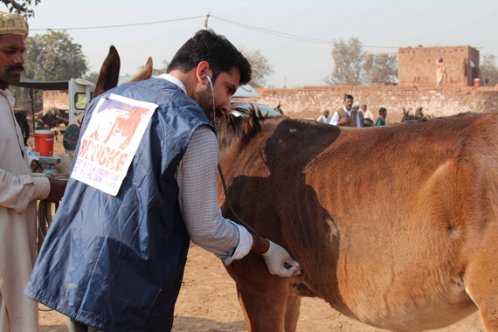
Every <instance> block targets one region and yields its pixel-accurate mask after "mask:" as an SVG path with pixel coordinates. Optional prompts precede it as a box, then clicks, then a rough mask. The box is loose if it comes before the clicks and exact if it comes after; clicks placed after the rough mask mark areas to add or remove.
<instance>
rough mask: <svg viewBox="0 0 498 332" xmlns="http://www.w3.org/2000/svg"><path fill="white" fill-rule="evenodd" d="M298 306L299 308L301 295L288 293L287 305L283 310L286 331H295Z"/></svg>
mask: <svg viewBox="0 0 498 332" xmlns="http://www.w3.org/2000/svg"><path fill="white" fill-rule="evenodd" d="M300 308H301V297H300V296H296V295H294V294H292V293H290V294H289V296H288V297H287V306H286V310H285V331H286V332H294V331H296V327H297V321H298V319H299V309H300Z"/></svg>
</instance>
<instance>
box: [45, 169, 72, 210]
mask: <svg viewBox="0 0 498 332" xmlns="http://www.w3.org/2000/svg"><path fill="white" fill-rule="evenodd" d="M47 178H48V181H49V182H50V192H49V194H48V196H47V198H45V200H47V201H49V202H51V203H59V201H60V200H61V198H62V196H63V195H64V190H65V189H66V184H67V180H60V179H57V178H56V177H54V176H51V175H49V176H47Z"/></svg>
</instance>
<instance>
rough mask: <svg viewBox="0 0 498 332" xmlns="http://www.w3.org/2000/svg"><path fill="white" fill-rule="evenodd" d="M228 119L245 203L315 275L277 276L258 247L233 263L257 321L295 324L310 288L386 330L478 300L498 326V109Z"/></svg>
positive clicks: (437, 317)
mask: <svg viewBox="0 0 498 332" xmlns="http://www.w3.org/2000/svg"><path fill="white" fill-rule="evenodd" d="M228 120H229V121H227V122H223V123H219V124H218V135H219V139H220V142H221V152H220V153H221V154H220V158H221V167H222V169H223V170H224V172H225V177H226V180H227V185H228V191H229V198H230V200H231V202H232V205H233V208H234V210H235V211H236V212H237V213H238V214H239V215H240V216H241V217H242V218H243V219H244V220H245V221H246V222H247V223H249V224H250V225H251V226H253V227H254V228H255V229H256V230H257V231H258V232H259V233H260V234H261V235H262V236H264V237H267V238H270V239H272V240H273V241H275V242H277V243H279V244H282V245H284V246H285V247H286V248H287V249H289V251H290V252H291V253H292V254H293V255H294V257H295V258H296V259H297V260H298V261H299V262H300V264H301V266H302V268H303V271H304V274H303V275H302V276H300V277H296V278H293V279H282V278H279V277H275V276H271V275H270V274H269V273H268V272H267V270H266V267H265V265H264V262H263V260H262V258H261V257H260V256H252V255H250V256H248V257H247V258H246V259H243V260H241V261H236V262H233V263H232V264H231V265H230V266H228V271H229V273H230V275H231V276H232V277H233V279H234V280H235V281H236V283H237V291H238V296H239V299H240V303H241V305H242V308H243V311H244V314H245V317H246V322H247V325H248V330H249V331H284V330H285V331H294V330H295V328H296V323H297V319H298V315H299V304H300V296H302V295H312V296H318V297H320V298H322V299H324V300H325V301H327V302H328V303H329V304H330V305H331V306H332V307H333V308H335V309H337V310H338V311H340V312H342V313H343V314H345V315H347V316H349V317H352V318H355V319H358V320H360V321H362V322H364V323H367V324H370V325H373V326H377V327H380V328H385V329H392V330H397V331H409V330H425V329H434V328H438V327H442V326H446V325H449V324H451V323H453V322H456V321H458V320H460V319H461V318H463V317H465V316H467V315H469V314H470V313H472V312H473V311H475V310H476V309H479V311H480V314H481V317H482V321H483V323H484V326H485V328H486V330H487V331H498V113H493V114H464V115H458V116H452V117H448V118H441V119H434V120H431V121H427V122H423V123H417V124H412V125H394V126H388V127H385V128H368V129H346V128H339V127H335V126H330V125H324V124H319V123H316V122H314V121H313V122H306V121H299V120H291V119H288V118H285V117H278V118H269V119H265V120H263V121H261V122H259V121H258V120H255V119H254V118H247V119H244V120H242V119H234V118H228ZM220 203H224V211H225V214H226V215H227V216H228V217H233V215H232V213H230V212H229V211H228V207H227V204H226V202H224V195H223V194H221V193H220Z"/></svg>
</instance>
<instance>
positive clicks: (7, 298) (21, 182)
mask: <svg viewBox="0 0 498 332" xmlns="http://www.w3.org/2000/svg"><path fill="white" fill-rule="evenodd" d="M27 35H28V25H27V23H26V21H25V20H24V18H23V17H22V16H20V15H17V14H10V13H3V12H0V142H1V144H0V332H17V331H22V332H34V331H38V308H37V306H36V303H35V302H34V301H31V300H30V299H29V298H27V297H26V296H24V294H23V290H24V287H26V284H27V282H28V279H29V276H30V274H31V269H32V267H33V264H34V262H35V258H36V200H37V199H48V200H50V201H52V202H57V201H59V200H60V198H61V197H62V194H63V192H64V187H65V181H60V180H56V179H54V178H50V179H49V178H46V177H36V176H34V175H32V174H31V171H30V168H29V164H28V158H27V154H26V148H25V146H24V141H23V137H22V134H21V130H20V129H19V126H18V125H17V122H16V120H15V117H14V112H13V110H14V102H15V99H14V97H13V96H12V94H11V93H10V92H9V90H7V88H8V86H9V84H11V83H16V82H19V80H20V78H21V73H22V71H23V70H24V68H23V64H24V60H23V53H24V38H26V36H27Z"/></svg>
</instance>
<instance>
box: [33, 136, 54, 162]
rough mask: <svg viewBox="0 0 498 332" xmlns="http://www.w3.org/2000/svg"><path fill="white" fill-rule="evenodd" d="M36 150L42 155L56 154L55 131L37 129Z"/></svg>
mask: <svg viewBox="0 0 498 332" xmlns="http://www.w3.org/2000/svg"><path fill="white" fill-rule="evenodd" d="M35 151H36V152H38V153H39V154H40V156H47V157H50V156H52V155H53V154H54V132H53V131H51V130H44V129H39V130H35Z"/></svg>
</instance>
